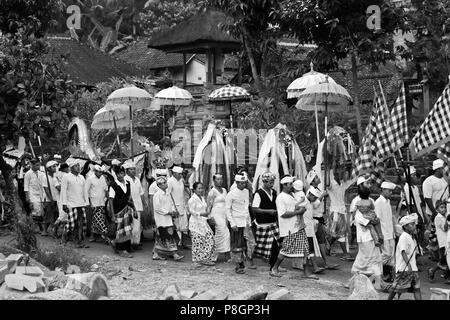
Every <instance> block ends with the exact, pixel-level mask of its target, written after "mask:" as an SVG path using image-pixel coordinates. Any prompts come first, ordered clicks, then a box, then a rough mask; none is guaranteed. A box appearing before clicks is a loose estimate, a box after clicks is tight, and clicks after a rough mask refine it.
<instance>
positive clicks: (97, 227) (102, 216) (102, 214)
mask: <svg viewBox="0 0 450 320" xmlns="http://www.w3.org/2000/svg"><path fill="white" fill-rule="evenodd" d="M92 232H93V233H96V234H103V235H106V233H107V232H108V227H107V226H106V210H105V207H94V208H93V214H92Z"/></svg>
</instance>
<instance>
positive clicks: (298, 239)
mask: <svg viewBox="0 0 450 320" xmlns="http://www.w3.org/2000/svg"><path fill="white" fill-rule="evenodd" d="M280 254H282V255H283V256H285V257H288V258H302V257H308V255H309V245H308V238H307V237H306V232H305V229H301V230H299V231H297V232H296V233H291V234H289V235H288V236H287V237H284V238H283V244H282V246H281V250H280Z"/></svg>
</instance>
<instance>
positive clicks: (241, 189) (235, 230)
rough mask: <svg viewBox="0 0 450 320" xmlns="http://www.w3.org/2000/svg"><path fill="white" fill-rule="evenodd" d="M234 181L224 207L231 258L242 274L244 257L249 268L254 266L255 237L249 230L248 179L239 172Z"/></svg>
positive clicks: (238, 271)
mask: <svg viewBox="0 0 450 320" xmlns="http://www.w3.org/2000/svg"><path fill="white" fill-rule="evenodd" d="M234 181H235V182H236V189H233V190H231V191H230V192H229V193H228V194H227V196H226V198H225V208H226V213H227V219H228V222H229V223H230V227H231V232H230V238H231V258H232V260H233V261H234V262H235V263H236V268H235V271H236V273H238V274H244V273H245V264H244V261H245V259H246V258H247V259H248V260H249V262H250V265H249V268H253V269H255V268H256V266H254V264H253V250H254V248H255V239H254V237H253V232H252V230H251V221H250V213H249V201H250V196H249V191H248V189H246V186H247V182H248V181H247V179H246V177H245V176H243V175H239V174H238V175H236V176H235V177H234Z"/></svg>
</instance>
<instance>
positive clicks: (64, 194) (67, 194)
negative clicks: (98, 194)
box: [61, 173, 88, 208]
mask: <svg viewBox="0 0 450 320" xmlns="http://www.w3.org/2000/svg"><path fill="white" fill-rule="evenodd" d="M84 184H85V180H84V177H83V176H82V175H81V174H78V175H74V174H73V173H68V174H66V175H65V176H63V178H62V181H61V203H62V205H66V206H68V207H69V208H79V207H84V206H87V205H88V203H87V201H86V200H87V199H85V197H84Z"/></svg>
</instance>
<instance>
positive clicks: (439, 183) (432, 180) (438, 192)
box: [422, 175, 448, 216]
mask: <svg viewBox="0 0 450 320" xmlns="http://www.w3.org/2000/svg"><path fill="white" fill-rule="evenodd" d="M422 190H423V197H424V198H425V199H426V198H430V199H431V200H432V201H433V206H436V201H438V200H439V199H441V197H442V200H444V201H446V200H447V198H448V188H447V181H445V179H444V178H437V177H436V176H434V175H432V176H429V177H428V178H426V179H425V181H424V182H423V185H422ZM426 213H427V214H428V215H430V216H431V215H432V214H433V213H432V212H431V210H430V208H428V205H427V210H426Z"/></svg>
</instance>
